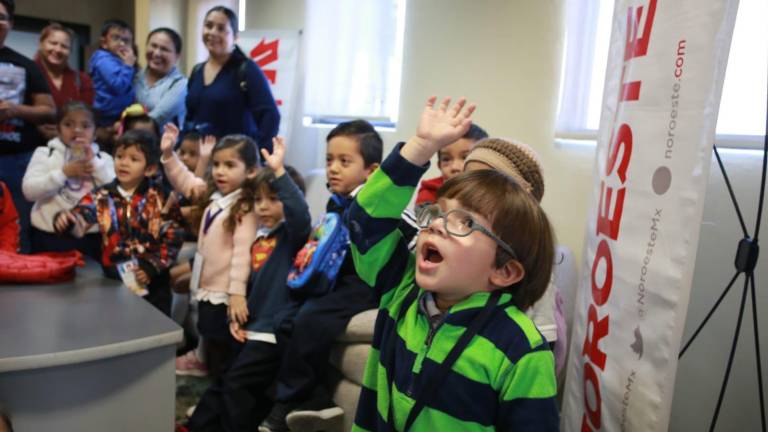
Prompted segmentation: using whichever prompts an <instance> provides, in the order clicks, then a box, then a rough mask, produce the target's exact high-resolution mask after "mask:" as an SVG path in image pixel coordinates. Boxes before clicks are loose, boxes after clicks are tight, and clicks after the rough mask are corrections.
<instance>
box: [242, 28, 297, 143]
mask: <svg viewBox="0 0 768 432" xmlns="http://www.w3.org/2000/svg"><path fill="white" fill-rule="evenodd" d="M299 38H300V31H299V30H245V31H243V32H240V34H239V35H238V39H237V44H238V45H239V46H240V48H242V50H243V52H245V55H247V56H248V57H250V58H251V59H252V60H253V61H254V62H256V64H258V65H259V67H260V68H261V70H262V72H264V75H265V76H266V77H267V81H269V84H270V90H272V96H273V97H274V98H275V102H276V103H277V107H278V109H279V110H280V131H279V132H278V134H279V135H280V136H283V137H285V138H286V140H287V141H288V142H290V139H289V137H288V131H290V128H291V124H292V123H291V122H292V121H293V118H292V117H293V114H294V113H293V110H294V106H295V105H296V99H295V94H296V91H295V89H296V72H297V69H296V68H297V65H298V59H299V42H300V41H299Z"/></svg>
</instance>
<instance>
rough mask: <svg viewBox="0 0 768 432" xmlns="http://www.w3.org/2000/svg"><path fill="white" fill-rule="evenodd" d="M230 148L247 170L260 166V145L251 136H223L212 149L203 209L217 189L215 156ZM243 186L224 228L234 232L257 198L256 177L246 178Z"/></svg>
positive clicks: (201, 204) (201, 202) (201, 205)
mask: <svg viewBox="0 0 768 432" xmlns="http://www.w3.org/2000/svg"><path fill="white" fill-rule="evenodd" d="M229 148H231V149H233V150H235V152H237V155H238V157H239V158H240V160H242V161H243V163H244V164H245V169H246V170H249V169H258V167H259V153H258V151H257V150H256V149H257V148H258V146H257V145H256V143H255V142H254V141H253V139H251V137H249V136H246V135H239V134H233V135H226V136H224V137H223V138H221V139H220V140H219V141H218V142H217V143H216V145H215V146H214V147H213V151H211V159H210V161H209V162H208V170H207V174H206V176H207V180H208V192H207V194H206V196H205V199H203V200H201V201H200V202H199V205H200V207H201V208H202V209H205V207H207V206H208V204H210V203H211V196H212V195H213V194H214V192H216V190H217V189H216V183H215V182H214V181H213V175H212V171H213V170H212V167H213V158H214V156H215V155H216V153H218V152H220V151H221V150H224V149H229ZM241 188H242V193H241V194H240V197H239V198H238V199H237V201H235V203H234V204H233V205H232V208H231V209H230V211H229V217H228V218H227V220H226V221H224V228H226V229H227V231H229V232H234V231H235V227H236V226H237V224H238V223H240V221H241V220H242V219H243V216H245V215H246V214H248V213H250V212H252V211H253V202H254V201H255V200H256V192H257V191H258V188H257V184H256V179H255V178H246V179H245V181H244V182H243V185H242V186H241ZM201 214H202V213H201Z"/></svg>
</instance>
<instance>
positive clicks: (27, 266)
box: [0, 251, 85, 283]
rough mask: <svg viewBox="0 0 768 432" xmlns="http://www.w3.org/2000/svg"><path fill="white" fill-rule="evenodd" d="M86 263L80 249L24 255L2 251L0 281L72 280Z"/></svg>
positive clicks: (55, 281) (47, 281)
mask: <svg viewBox="0 0 768 432" xmlns="http://www.w3.org/2000/svg"><path fill="white" fill-rule="evenodd" d="M83 265H85V262H84V261H83V257H82V255H81V254H80V252H78V251H68V252H43V253H39V254H34V255H22V254H18V253H16V252H8V251H0V283H57V282H65V281H68V280H72V279H74V277H75V267H78V266H79V267H82V266H83Z"/></svg>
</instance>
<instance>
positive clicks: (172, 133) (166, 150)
mask: <svg viewBox="0 0 768 432" xmlns="http://www.w3.org/2000/svg"><path fill="white" fill-rule="evenodd" d="M178 139H179V128H177V127H176V125H175V124H173V123H166V124H165V128H163V136H162V138H160V150H162V151H163V158H169V157H171V156H173V147H174V146H175V145H176V141H177V140H178Z"/></svg>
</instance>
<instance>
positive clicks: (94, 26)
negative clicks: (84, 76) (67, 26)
mask: <svg viewBox="0 0 768 432" xmlns="http://www.w3.org/2000/svg"><path fill="white" fill-rule="evenodd" d="M133 4H134V2H132V1H120V0H77V1H75V0H23V1H17V2H16V14H17V15H25V16H30V17H35V18H43V19H49V20H61V21H68V22H73V23H78V24H85V25H90V26H91V44H98V42H99V36H100V34H99V32H100V31H101V24H102V23H103V22H104V21H106V20H107V19H110V18H120V19H122V20H124V21H127V22H128V23H129V24H132V23H133Z"/></svg>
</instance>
